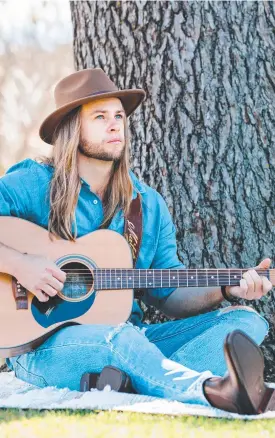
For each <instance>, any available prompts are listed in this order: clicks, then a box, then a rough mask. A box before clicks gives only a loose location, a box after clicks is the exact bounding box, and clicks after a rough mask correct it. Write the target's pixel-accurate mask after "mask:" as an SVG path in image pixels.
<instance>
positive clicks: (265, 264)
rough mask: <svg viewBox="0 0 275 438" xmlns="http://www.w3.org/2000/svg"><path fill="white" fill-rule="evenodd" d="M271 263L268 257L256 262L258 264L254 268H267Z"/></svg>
mask: <svg viewBox="0 0 275 438" xmlns="http://www.w3.org/2000/svg"><path fill="white" fill-rule="evenodd" d="M270 265H271V260H270V259H264V260H262V261H261V263H259V264H258V266H256V268H261V269H268V268H269V267H270Z"/></svg>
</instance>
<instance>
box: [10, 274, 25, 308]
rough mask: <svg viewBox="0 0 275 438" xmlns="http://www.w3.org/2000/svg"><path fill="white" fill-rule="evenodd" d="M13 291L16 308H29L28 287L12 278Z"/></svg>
mask: <svg viewBox="0 0 275 438" xmlns="http://www.w3.org/2000/svg"><path fill="white" fill-rule="evenodd" d="M12 291H13V296H14V299H15V303H16V310H21V309H27V308H28V295H27V289H26V288H25V287H23V286H22V284H20V283H19V282H18V281H17V280H16V278H14V277H13V279H12Z"/></svg>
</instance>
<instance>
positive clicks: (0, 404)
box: [0, 371, 275, 420]
mask: <svg viewBox="0 0 275 438" xmlns="http://www.w3.org/2000/svg"><path fill="white" fill-rule="evenodd" d="M272 386H275V385H273V384H272ZM0 408H20V409H38V410H39V409H87V410H98V409H99V410H115V411H132V412H143V413H147V414H167V415H202V416H205V417H223V418H231V419H234V418H236V419H240V418H242V419H249V420H255V419H262V418H275V412H267V413H265V414H261V415H257V416H256V415H253V416H247V415H237V414H230V413H228V412H225V411H220V410H218V409H215V408H207V407H204V406H200V405H191V404H184V403H180V402H177V401H171V400H166V399H161V398H157V397H148V396H145V395H138V394H125V393H119V392H115V391H108V390H106V389H105V390H104V391H97V390H96V389H93V390H91V391H89V392H78V391H71V390H69V389H68V388H65V389H58V388H55V387H47V388H43V389H40V388H38V387H36V386H33V385H30V384H28V383H26V382H23V381H22V380H19V379H17V378H16V377H15V375H14V372H13V371H11V372H4V373H0Z"/></svg>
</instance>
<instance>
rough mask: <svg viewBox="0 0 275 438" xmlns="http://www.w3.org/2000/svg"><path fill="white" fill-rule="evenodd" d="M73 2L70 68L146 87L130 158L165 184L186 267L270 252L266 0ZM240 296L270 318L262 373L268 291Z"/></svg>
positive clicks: (270, 38)
mask: <svg viewBox="0 0 275 438" xmlns="http://www.w3.org/2000/svg"><path fill="white" fill-rule="evenodd" d="M70 3H71V11H72V21H73V28H74V59H75V67H76V69H77V70H78V69H81V68H88V67H101V68H103V69H104V71H105V72H106V73H107V74H108V75H109V76H110V77H111V79H112V80H113V81H114V82H115V83H116V84H117V86H118V87H119V88H133V87H141V88H144V89H145V90H146V92H147V99H146V101H145V102H144V103H143V104H142V106H141V108H140V109H139V110H138V111H137V112H136V113H135V114H134V115H133V116H132V117H131V122H130V128H131V136H132V156H133V161H132V162H133V165H132V168H133V170H134V172H135V173H136V174H137V176H138V177H140V178H141V179H143V180H144V181H145V182H146V183H148V184H149V185H150V186H152V187H154V188H155V189H156V190H158V191H159V192H160V193H161V194H162V195H163V196H164V198H165V200H166V202H167V204H168V206H169V209H170V211H171V214H172V216H173V220H174V223H175V225H176V228H177V241H178V251H179V256H180V258H181V260H182V261H183V262H184V264H185V265H186V267H197V268H199V267H205V268H208V267H212V268H214V267H216V268H222V267H238V268H245V267H252V266H255V265H256V264H257V263H258V262H259V261H260V260H261V259H262V258H264V257H270V258H273V259H274V254H275V203H274V201H275V195H274V188H275V184H274V183H275V172H274V166H275V152H274V144H273V141H272V134H273V131H274V127H275V116H274V102H275V73H274V72H275V57H274V49H275V6H274V3H273V2H256V1H255V2H241V1H239V2H238V1H236V2H207V1H204V2H200V1H197V2H193V1H192V2H182V1H180V2H178V1H174V2H151V1H129V2H128V1H123V2H115V1H110V2H105V1H98V2H94V1H91V2H88V1H81V2H78V1H75V2H74V1H72V2H70ZM243 303H244V304H246V305H252V306H253V307H255V308H256V309H257V310H258V311H259V312H260V313H261V314H263V315H264V316H265V317H266V318H267V319H268V320H269V322H270V324H271V329H270V333H269V337H268V339H267V340H266V341H265V343H264V347H263V348H264V353H265V357H266V359H267V362H268V366H267V378H270V376H271V375H272V373H273V375H274V370H275V366H273V362H274V355H275V345H274V339H275V335H274V326H275V316H274V315H275V313H274V309H275V306H274V293H273V292H271V293H269V294H268V296H267V297H265V298H263V299H261V300H260V301H255V302H243Z"/></svg>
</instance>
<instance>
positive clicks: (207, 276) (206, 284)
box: [205, 269, 208, 287]
mask: <svg viewBox="0 0 275 438" xmlns="http://www.w3.org/2000/svg"><path fill="white" fill-rule="evenodd" d="M205 273H206V286H207V287H208V269H206V271H205Z"/></svg>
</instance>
